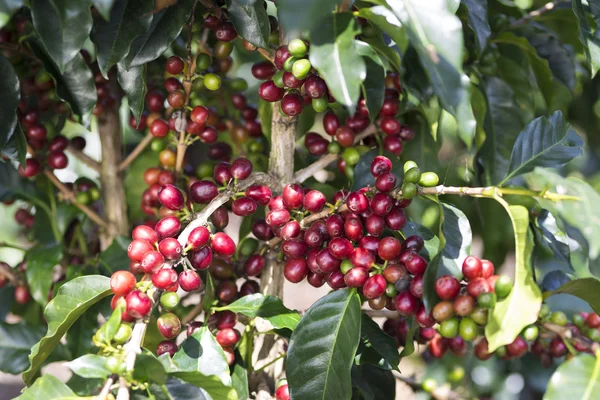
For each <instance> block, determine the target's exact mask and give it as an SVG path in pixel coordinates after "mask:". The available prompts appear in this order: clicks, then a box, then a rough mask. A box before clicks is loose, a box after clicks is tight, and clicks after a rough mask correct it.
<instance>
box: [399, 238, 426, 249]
mask: <svg viewBox="0 0 600 400" xmlns="http://www.w3.org/2000/svg"><path fill="white" fill-rule="evenodd" d="M424 245H425V242H424V241H423V238H422V237H421V236H417V235H412V236H408V237H407V238H406V239H405V240H404V243H403V244H402V250H412V251H414V252H416V253H418V252H420V251H421V250H423V246H424Z"/></svg>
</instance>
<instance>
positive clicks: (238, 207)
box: [231, 197, 258, 217]
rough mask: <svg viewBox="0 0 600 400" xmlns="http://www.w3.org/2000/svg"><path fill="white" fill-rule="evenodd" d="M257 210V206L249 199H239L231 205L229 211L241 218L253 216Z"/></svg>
mask: <svg viewBox="0 0 600 400" xmlns="http://www.w3.org/2000/svg"><path fill="white" fill-rule="evenodd" d="M257 208H258V205H257V204H256V202H255V201H254V200H252V199H251V198H250V197H240V198H239V199H236V200H234V201H233V203H232V204H231V211H233V213H234V214H235V215H239V216H241V217H247V216H248V215H252V214H254V212H255V211H256V209H257Z"/></svg>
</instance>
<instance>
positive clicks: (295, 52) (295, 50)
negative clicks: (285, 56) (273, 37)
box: [288, 39, 308, 58]
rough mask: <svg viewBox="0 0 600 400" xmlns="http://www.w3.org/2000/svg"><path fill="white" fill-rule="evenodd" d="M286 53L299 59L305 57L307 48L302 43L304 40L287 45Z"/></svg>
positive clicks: (297, 40) (293, 41) (295, 40)
mask: <svg viewBox="0 0 600 400" xmlns="http://www.w3.org/2000/svg"><path fill="white" fill-rule="evenodd" d="M288 51H289V52H290V54H291V55H292V56H294V57H297V58H301V57H304V56H305V55H306V53H307V51H308V47H307V46H306V43H304V40H302V39H294V40H292V41H290V43H289V44H288Z"/></svg>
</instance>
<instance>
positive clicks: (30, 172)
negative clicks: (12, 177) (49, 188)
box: [19, 158, 42, 178]
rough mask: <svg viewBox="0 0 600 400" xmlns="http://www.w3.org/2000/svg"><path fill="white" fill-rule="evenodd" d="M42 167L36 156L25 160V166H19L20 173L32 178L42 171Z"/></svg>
mask: <svg viewBox="0 0 600 400" xmlns="http://www.w3.org/2000/svg"><path fill="white" fill-rule="evenodd" d="M41 170H42V167H41V165H40V163H39V161H38V160H36V159H35V158H28V159H27V160H25V167H23V165H20V166H19V175H21V176H23V177H25V178H31V177H34V176H36V175H37V174H39V173H40V171H41Z"/></svg>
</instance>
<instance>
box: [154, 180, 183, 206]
mask: <svg viewBox="0 0 600 400" xmlns="http://www.w3.org/2000/svg"><path fill="white" fill-rule="evenodd" d="M158 199H159V200H160V202H161V204H162V205H163V206H165V207H167V208H168V209H170V210H180V209H182V208H183V206H184V203H185V201H184V198H183V194H182V193H181V191H180V190H179V189H177V188H176V187H175V186H173V185H165V186H163V187H161V189H160V191H159V192H158Z"/></svg>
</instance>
